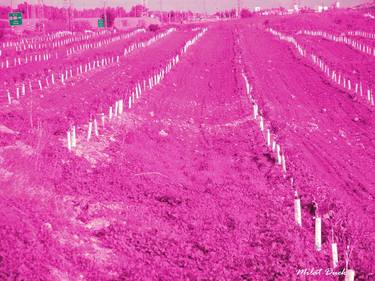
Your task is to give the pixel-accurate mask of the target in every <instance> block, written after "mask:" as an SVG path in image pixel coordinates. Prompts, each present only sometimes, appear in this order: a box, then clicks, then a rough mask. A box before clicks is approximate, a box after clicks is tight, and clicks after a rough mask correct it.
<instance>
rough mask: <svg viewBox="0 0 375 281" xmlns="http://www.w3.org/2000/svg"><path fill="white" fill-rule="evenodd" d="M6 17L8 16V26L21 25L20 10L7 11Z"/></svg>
mask: <svg viewBox="0 0 375 281" xmlns="http://www.w3.org/2000/svg"><path fill="white" fill-rule="evenodd" d="M8 17H9V24H10V26H16V25H22V13H21V12H14V13H9V14H8Z"/></svg>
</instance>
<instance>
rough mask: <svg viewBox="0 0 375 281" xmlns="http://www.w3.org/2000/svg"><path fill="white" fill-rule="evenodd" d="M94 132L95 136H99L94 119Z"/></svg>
mask: <svg viewBox="0 0 375 281" xmlns="http://www.w3.org/2000/svg"><path fill="white" fill-rule="evenodd" d="M94 132H95V136H97V137H98V136H99V131H98V122H97V121H96V119H94Z"/></svg>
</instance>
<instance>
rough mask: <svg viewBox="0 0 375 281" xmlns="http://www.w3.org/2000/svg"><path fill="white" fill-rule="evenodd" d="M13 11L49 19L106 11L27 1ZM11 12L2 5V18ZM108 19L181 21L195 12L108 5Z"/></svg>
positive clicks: (91, 15) (99, 15)
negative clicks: (32, 3)
mask: <svg viewBox="0 0 375 281" xmlns="http://www.w3.org/2000/svg"><path fill="white" fill-rule="evenodd" d="M13 11H19V12H21V13H22V14H23V18H27V16H28V15H29V17H32V18H40V17H43V18H45V19H48V20H58V19H66V18H68V17H71V18H103V17H104V11H103V8H93V9H83V10H78V9H75V8H72V9H70V8H68V7H63V8H59V7H53V6H48V5H44V6H43V7H42V6H40V5H31V4H28V3H27V2H24V3H20V4H19V5H18V6H17V7H16V8H13ZM9 12H11V8H10V7H5V6H0V19H7V18H8V13H9ZM106 13H107V20H108V19H113V20H114V18H118V17H141V16H144V15H151V14H152V15H154V16H155V17H159V18H160V20H161V21H181V20H186V19H189V18H191V17H192V16H193V13H192V12H190V11H188V12H182V11H170V12H164V11H163V12H150V11H148V9H147V8H146V7H144V6H142V5H135V6H133V7H132V8H131V9H130V10H129V11H128V12H127V11H126V10H125V8H124V7H107V8H106Z"/></svg>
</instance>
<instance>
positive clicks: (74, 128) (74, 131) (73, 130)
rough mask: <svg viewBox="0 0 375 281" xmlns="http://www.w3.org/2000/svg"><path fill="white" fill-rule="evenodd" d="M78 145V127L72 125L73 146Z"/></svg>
mask: <svg viewBox="0 0 375 281" xmlns="http://www.w3.org/2000/svg"><path fill="white" fill-rule="evenodd" d="M76 146H77V138H76V127H75V126H73V127H72V147H76Z"/></svg>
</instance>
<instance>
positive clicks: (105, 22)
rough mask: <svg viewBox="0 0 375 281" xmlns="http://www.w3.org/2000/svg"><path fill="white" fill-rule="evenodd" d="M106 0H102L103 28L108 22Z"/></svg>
mask: <svg viewBox="0 0 375 281" xmlns="http://www.w3.org/2000/svg"><path fill="white" fill-rule="evenodd" d="M106 2H107V0H104V28H105V29H107V27H108V24H107V8H106V4H107V3H106Z"/></svg>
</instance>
